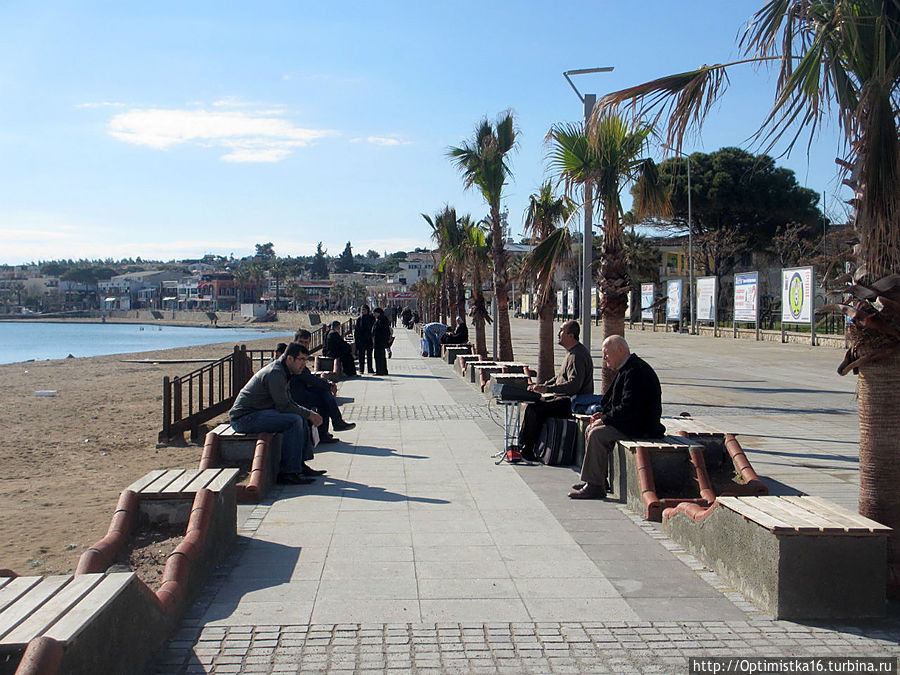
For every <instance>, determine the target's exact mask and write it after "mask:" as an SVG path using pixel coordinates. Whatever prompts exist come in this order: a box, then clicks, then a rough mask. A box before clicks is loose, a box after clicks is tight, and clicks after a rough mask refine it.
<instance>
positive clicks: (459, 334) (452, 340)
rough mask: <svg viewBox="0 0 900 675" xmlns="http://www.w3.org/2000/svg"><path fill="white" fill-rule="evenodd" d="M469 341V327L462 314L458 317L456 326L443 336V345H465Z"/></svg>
mask: <svg viewBox="0 0 900 675" xmlns="http://www.w3.org/2000/svg"><path fill="white" fill-rule="evenodd" d="M468 341H469V327H468V326H466V320H465V319H464V318H462V317H461V316H458V317H456V327H455V328H454V329H453V330H448V331H447V332H446V333H444V335H443V337H441V344H442V345H464V344H466V343H467V342H468Z"/></svg>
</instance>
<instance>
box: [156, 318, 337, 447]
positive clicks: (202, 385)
mask: <svg viewBox="0 0 900 675" xmlns="http://www.w3.org/2000/svg"><path fill="white" fill-rule="evenodd" d="M352 328H353V320H352V319H348V320H347V321H345V322H344V323H343V324H341V335H348V334H349V333H350V332H351V331H352ZM327 332H328V328H327V326H324V325H323V326H321V327H320V328H318V329H316V330H314V331H311V333H312V339H311V340H310V343H309V351H310V352H317V351H319V350H320V349H322V347H323V345H324V344H325V335H326V334H327ZM274 358H275V350H274V349H247V347H246V346H244V345H240V346H238V345H235V346H234V349H233V351H232V352H231V354H228V355H227V356H223V357H222V358H221V359H218V360H217V361H213V362H212V363H207V364H206V365H204V366H201V367H200V368H197V369H196V370H192V371H191V372H189V373H187V374H186V375H179V376H176V377H168V376H166V377H163V428H162V431H160V432H159V442H160V443H167V442H169V441H171V440H173V439H175V438H183V436H184V432H185V431H190V432H191V439H192V440H196V439H197V438H198V437H199V435H200V427H201V425H202V424H203V423H204V422H208V421H209V420H211V419H213V418H214V417H218V416H219V415H221V414H222V413H225V412H227V411H228V410H229V409H230V408H231V406H232V404H233V403H234V399H235V397H236V396H237V395H238V392H240V390H241V388H243V386H244V385H245V384H247V382H248V381H249V380H250V378H251V377H253V373H254V372H256V371H257V370H259V369H260V368H262V367H263V366H265V365H266V364H268V363H269V362H270V361H272V359H274Z"/></svg>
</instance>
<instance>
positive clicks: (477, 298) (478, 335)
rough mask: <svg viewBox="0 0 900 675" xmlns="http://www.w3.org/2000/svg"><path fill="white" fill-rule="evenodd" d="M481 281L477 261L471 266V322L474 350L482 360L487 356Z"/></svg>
mask: <svg viewBox="0 0 900 675" xmlns="http://www.w3.org/2000/svg"><path fill="white" fill-rule="evenodd" d="M483 286H484V284H483V283H482V281H481V270H480V269H479V267H478V262H477V261H476V262H475V264H474V265H473V266H472V294H473V296H474V300H473V306H472V323H473V324H474V325H475V351H476V352H477V353H478V355H479V356H481V358H482V360H484V359H486V358H487V339H486V338H485V334H484V323H485V321H484V317H485V316H487V310H486V309H485V306H484V293H483V292H482V287H483Z"/></svg>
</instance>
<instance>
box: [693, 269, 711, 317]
mask: <svg viewBox="0 0 900 675" xmlns="http://www.w3.org/2000/svg"><path fill="white" fill-rule="evenodd" d="M695 316H696V317H697V321H713V322H715V320H716V278H715V277H699V278H698V279H697V313H696V315H695Z"/></svg>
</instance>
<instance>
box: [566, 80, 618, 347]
mask: <svg viewBox="0 0 900 675" xmlns="http://www.w3.org/2000/svg"><path fill="white" fill-rule="evenodd" d="M612 70H613V67H612V66H605V67H603V68H581V69H579V70H567V71H565V72H564V73H563V77H564V78H566V82H568V83H569V85H570V86H571V87H572V89H573V90H574V91H575V95H576V96H578V98H579V99H580V100H581V102H582V104H583V105H584V128H585V131H587V125H588V122H589V121H590V119H591V113H593V112H594V104H595V103H597V95H596V94H585V95H584V96H582V95H581V92H580V91H578V88H577V87H576V86H575V83H574V82H572V80H571V79H570V78H569V75H587V74H588V73H609V72H612ZM593 210H594V209H593V203H592V198H591V183H590V181H586V182H585V184H584V241H583V242H582V245H581V246H582V251H581V335H582V338H581V340H582V342H583V343H584V344H585V345H586V346H587V348H588V351H590V348H591V276H592V275H591V263H592V262H593V250H594V233H593V222H592V218H593Z"/></svg>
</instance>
